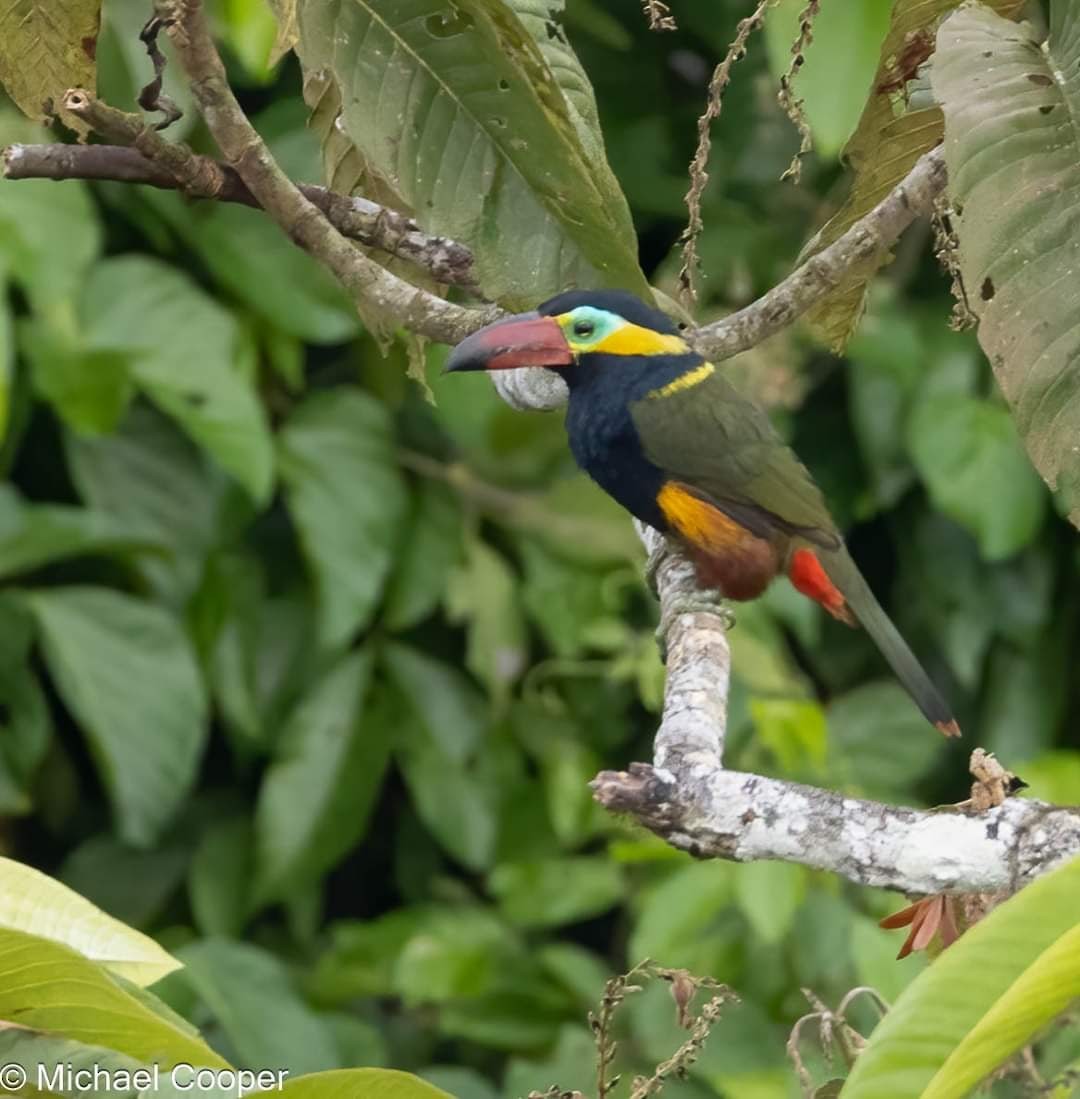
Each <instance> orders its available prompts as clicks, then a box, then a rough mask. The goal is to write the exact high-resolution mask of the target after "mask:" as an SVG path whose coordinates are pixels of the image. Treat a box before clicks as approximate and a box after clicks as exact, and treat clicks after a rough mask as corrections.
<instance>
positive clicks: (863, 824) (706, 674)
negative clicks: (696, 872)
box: [593, 528, 1080, 894]
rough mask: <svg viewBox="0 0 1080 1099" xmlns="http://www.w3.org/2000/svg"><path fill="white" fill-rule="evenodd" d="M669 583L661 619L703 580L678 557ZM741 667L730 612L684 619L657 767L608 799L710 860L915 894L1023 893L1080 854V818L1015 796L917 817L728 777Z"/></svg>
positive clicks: (635, 770)
mask: <svg viewBox="0 0 1080 1099" xmlns="http://www.w3.org/2000/svg"><path fill="white" fill-rule="evenodd" d="M641 534H642V539H643V541H644V542H645V544H646V546H647V547H648V548H649V549H650V550H655V549H657V548H658V546H659V545H660V544H661V536H660V535H658V534H657V533H656V532H655V531H652V530H649V529H648V528H643V529H642V530H641ZM657 585H658V589H659V593H660V605H661V609H662V611H663V610H665V609H666V608H669V607H675V608H678V606H679V605H680V602H681V601H685V598H686V596H687V595H688V594H689V593H690V592H691V591H692V590H693V587H694V575H693V570H692V568H691V567H690V566H689V565H688V564H687V562H686V561H685V560H683V559H682V558H681V556H679V555H677V554H670V555H669V556H668V558H667V559H666V560H665V561H664V562H663V563H662V564H661V566H660V568H659V569H658V571H657ZM729 668H730V654H729V651H728V645H727V635H726V631H725V629H724V626H723V617H722V615H721V614H709V613H702V612H700V611H698V612H695V613H692V614H678V613H676V614H674V615H673V616H672V627H671V630H670V632H669V634H668V676H667V687H666V695H665V700H664V714H663V720H662V722H661V725H660V728H659V730H658V731H657V734H656V740H655V753H654V763H653V764H652V765H649V764H643V763H638V764H632V765H631V767H630V770H629V771H627V772H613V771H605V772H602V773H601V774H599V775H598V776H597V777H596V779H595V780H594V782H593V789H594V793H595V797H596V799H597V801H599V802H600V803H601V804H602V805H604V806H606V807H607V808H609V809H612V810H614V811H616V812H620V813H629V814H630V815H632V816H633V817H635V818H636V819H637V820H638V822H639V823H641V824H643V825H645V827H647V828H649V829H651V830H652V831H653V832H656V833H657V834H658V835H659V836H661V837H662V838H663V839H665V840H666V841H667V842H668V843H670V844H672V845H673V846H675V847H679V848H682V849H683V850H686V851H689V852H690V853H691V854H693V855H696V856H698V857H702V858H724V859H734V860H737V861H740V862H749V861H752V860H754V859H784V860H785V861H788V862H795V863H801V864H802V865H804V866H810V867H814V868H815V869H819V870H831V871H833V872H834V873H837V874H841V875H843V876H844V877H846V878H849V879H850V880H851V881H855V882H859V883H861V884H863V885H877V886H885V887H888V888H892V889H897V890H900V891H902V892H905V893H925V894H932V893H941V892H980V893H989V892H994V891H998V890H1009V891H1012V890H1014V889H1016V888H1018V887H1019V886H1020V885H1022V884H1023V883H1024V882H1025V881H1027V880H1028V879H1029V878H1032V877H1035V876H1036V875H1038V874H1040V873H1042V872H1044V871H1045V870H1048V869H1049V868H1050V867H1051V866H1053V865H1055V864H1057V863H1058V862H1061V861H1063V860H1065V859H1067V858H1069V857H1071V856H1072V855H1075V854H1077V853H1080V807H1073V808H1063V807H1057V806H1052V805H1046V804H1044V803H1042V802H1037V801H1026V800H1023V799H1020V798H1009V799H1008V800H1007V801H1006V802H1005V803H1004V804H1003V805H1000V806H998V807H996V808H993V809H990V810H988V811H986V812H972V811H964V810H960V809H956V810H930V811H918V810H915V809H905V808H899V807H895V806H891V805H882V804H879V803H877V802H872V801H863V800H860V799H856V798H850V797H845V796H844V795H842V794H838V793H834V792H833V791H831V790H822V789H817V788H815V787H811V786H804V785H802V784H799V783H794V782H785V781H782V780H780V779H773V778H764V777H762V776H759V775H751V774H743V773H740V772H736V771H726V770H725V769H724V766H723V748H724V734H725V728H726V719H727V714H726V709H727V691H728V672H729ZM927 735H928V736H929V735H930V734H929V733H927Z"/></svg>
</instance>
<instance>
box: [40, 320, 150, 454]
mask: <svg viewBox="0 0 1080 1099" xmlns="http://www.w3.org/2000/svg"><path fill="white" fill-rule="evenodd" d="M19 342H20V344H21V346H22V349H23V351H24V353H25V354H26V355H27V357H28V358H29V359H30V362H31V363H32V365H33V382H34V388H35V390H36V391H37V392H38V393H39V394H40V395H41V396H42V397H44V398H45V399H46V400H47V401H48V402H49V403H50V404H51V405H52V406H53V408H55V409H56V411H57V413H58V414H59V415H60V417H61V419H63V420H64V422H65V423H67V424H68V425H69V426H70V427H72V428H73V429H74V430H76V431H81V432H85V433H87V434H101V433H103V432H107V431H112V430H114V429H115V427H116V425H117V424H118V423H119V422H120V419H121V418H122V417H123V415H124V412H125V411H126V409H127V407H128V404H129V402H130V400H131V396H132V393H133V392H134V385H133V384H132V380H131V363H130V357H129V356H128V355H127V354H126V353H125V352H118V351H112V350H102V351H86V350H84V349H83V348H81V347H78V346H74V345H72V344H70V343H69V342H68V341H67V340H66V339H64V338H61V337H60V336H59V335H58V334H57V332H56V331H55V330H54V328H53V327H52V326H50V325H49V324H48V323H47V322H46V321H44V320H42V319H38V320H34V321H28V322H26V323H24V324H23V325H22V326H21V327H20V329H19Z"/></svg>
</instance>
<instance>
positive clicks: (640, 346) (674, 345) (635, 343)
mask: <svg viewBox="0 0 1080 1099" xmlns="http://www.w3.org/2000/svg"><path fill="white" fill-rule="evenodd" d="M587 350H589V351H602V352H604V353H606V354H608V355H685V354H686V353H687V351H689V350H690V348H689V347H688V346H687V344H686V341H685V340H684V339H683V338H682V337H681V336H672V335H671V334H670V333H668V332H654V331H653V330H652V329H651V328H642V327H641V325H638V324H623V325H620V326H619V327H618V328H616V329H615V331H614V332H612V333H611V335H610V336H605V337H604V338H603V339H602V340H597V342H596V343H594V344H592V345H590V346H589V347H588V349H587Z"/></svg>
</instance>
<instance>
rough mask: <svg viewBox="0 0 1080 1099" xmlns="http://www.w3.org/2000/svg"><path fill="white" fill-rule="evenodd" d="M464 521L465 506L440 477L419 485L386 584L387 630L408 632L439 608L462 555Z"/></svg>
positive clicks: (384, 616) (385, 619)
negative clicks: (443, 483) (452, 573)
mask: <svg viewBox="0 0 1080 1099" xmlns="http://www.w3.org/2000/svg"><path fill="white" fill-rule="evenodd" d="M462 525H463V524H462V514H461V505H460V504H459V503H458V498H457V496H456V495H455V494H454V492H453V491H452V490H451V489H449V488H448V487H446V486H445V485H440V484H438V483H437V482H435V481H425V482H424V483H423V484H421V485H420V486H419V489H418V490H417V491H416V492H415V493H414V494H413V497H412V511H411V513H410V516H409V521H408V523H407V525H406V527H405V530H404V532H403V535H402V540H401V546H400V547H399V551H398V555H397V563H396V564H395V566H394V571H393V573H392V574H391V576H390V580H389V582H388V583H387V585H386V603H385V607H384V608H383V622H384V623H385V625H386V628H387V629H389V630H394V631H395V632H400V631H402V630H407V629H408V628H409V627H410V626H415V625H416V624H417V623H418V622H422V621H423V620H424V619H425V618H427V616H428V615H429V614H431V612H432V611H434V610H435V608H436V607H437V606H438V604H439V601H440V600H441V599H442V596H443V592H445V590H446V585H447V583H448V581H449V578H450V571H451V569H453V567H454V566H455V565H456V564H457V562H458V560H459V558H460V557H461V548H462Z"/></svg>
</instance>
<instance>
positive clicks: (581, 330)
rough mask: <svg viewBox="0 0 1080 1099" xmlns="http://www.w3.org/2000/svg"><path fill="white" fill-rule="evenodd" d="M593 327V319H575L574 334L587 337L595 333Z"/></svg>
mask: <svg viewBox="0 0 1080 1099" xmlns="http://www.w3.org/2000/svg"><path fill="white" fill-rule="evenodd" d="M593 328H594V325H593V322H592V321H586V320H580V321H574V335H575V336H581V337H582V338H586V337H588V336H591V335H592V334H593Z"/></svg>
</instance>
